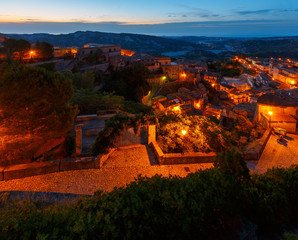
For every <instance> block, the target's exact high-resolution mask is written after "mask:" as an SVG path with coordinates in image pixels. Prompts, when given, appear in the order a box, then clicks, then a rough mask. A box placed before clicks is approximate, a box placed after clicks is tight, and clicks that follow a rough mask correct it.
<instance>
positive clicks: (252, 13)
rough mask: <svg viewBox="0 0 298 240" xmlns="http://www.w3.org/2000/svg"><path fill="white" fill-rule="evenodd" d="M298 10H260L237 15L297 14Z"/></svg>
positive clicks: (242, 12) (241, 12) (246, 11)
mask: <svg viewBox="0 0 298 240" xmlns="http://www.w3.org/2000/svg"><path fill="white" fill-rule="evenodd" d="M297 11H298V9H259V10H243V11H235V13H237V14H239V15H242V16H244V15H262V14H269V13H272V14H273V13H274V14H275V13H283V12H297Z"/></svg>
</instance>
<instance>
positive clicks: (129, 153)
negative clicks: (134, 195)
mask: <svg viewBox="0 0 298 240" xmlns="http://www.w3.org/2000/svg"><path fill="white" fill-rule="evenodd" d="M291 164H298V135H293V134H288V137H287V138H286V139H285V141H284V142H283V143H282V144H279V143H277V137H276V136H273V135H272V136H271V137H270V139H269V141H268V143H267V146H266V148H265V150H264V152H263V154H262V156H261V158H260V160H259V161H256V162H249V163H248V166H249V168H250V169H251V170H252V171H255V172H259V173H263V172H265V171H266V170H267V169H268V168H272V167H289V166H290V165H291ZM211 167H213V164H211V163H205V164H189V165H186V164H182V165H163V166H160V165H157V160H156V158H155V155H154V154H153V152H152V150H151V149H150V148H149V147H148V146H146V145H135V146H130V147H121V148H119V150H117V151H115V152H113V153H112V154H111V156H110V157H109V158H108V159H107V161H106V162H105V163H104V164H103V167H102V168H101V169H90V170H80V171H66V172H59V173H51V174H46V175H40V176H34V177H28V178H23V179H15V180H10V181H0V191H42V192H62V193H76V194H93V193H94V192H95V191H96V190H103V191H111V190H112V189H113V188H114V187H121V186H125V185H126V184H128V183H130V182H131V181H134V179H135V178H137V176H138V175H140V174H141V175H143V176H148V177H152V176H154V175H155V174H161V175H163V176H169V175H178V176H181V177H184V176H186V175H187V174H189V173H191V172H196V171H197V170H199V169H206V168H211Z"/></svg>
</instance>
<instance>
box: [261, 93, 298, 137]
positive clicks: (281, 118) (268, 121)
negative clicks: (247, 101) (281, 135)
mask: <svg viewBox="0 0 298 240" xmlns="http://www.w3.org/2000/svg"><path fill="white" fill-rule="evenodd" d="M297 119H298V89H292V90H279V91H276V92H275V93H268V94H264V95H262V96H260V97H259V98H258V120H259V122H261V123H262V124H263V125H265V126H266V127H279V128H283V129H285V130H287V131H288V132H291V133H296V131H297Z"/></svg>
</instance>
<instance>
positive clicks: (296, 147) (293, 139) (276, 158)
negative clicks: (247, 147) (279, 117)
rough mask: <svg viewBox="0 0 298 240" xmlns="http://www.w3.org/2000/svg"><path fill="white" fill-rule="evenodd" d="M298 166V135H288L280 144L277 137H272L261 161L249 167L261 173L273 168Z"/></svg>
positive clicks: (250, 164) (252, 163)
mask: <svg viewBox="0 0 298 240" xmlns="http://www.w3.org/2000/svg"><path fill="white" fill-rule="evenodd" d="M292 164H298V135H294V134H287V136H286V138H285V140H284V141H283V142H282V143H281V144H280V143H278V142H277V136H275V135H271V136H270V139H269V140H268V143H267V145H266V147H265V149H264V151H263V154H262V156H261V158H260V160H259V161H256V162H251V163H249V164H248V167H249V168H250V169H251V170H253V171H255V172H259V173H263V172H266V170H267V169H268V168H272V167H289V166H291V165H292Z"/></svg>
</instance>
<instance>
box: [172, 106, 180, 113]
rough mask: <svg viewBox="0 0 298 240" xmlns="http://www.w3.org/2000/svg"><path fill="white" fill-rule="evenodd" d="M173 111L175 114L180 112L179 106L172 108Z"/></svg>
mask: <svg viewBox="0 0 298 240" xmlns="http://www.w3.org/2000/svg"><path fill="white" fill-rule="evenodd" d="M173 110H174V111H175V112H180V111H181V109H180V106H176V107H174V108H173Z"/></svg>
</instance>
